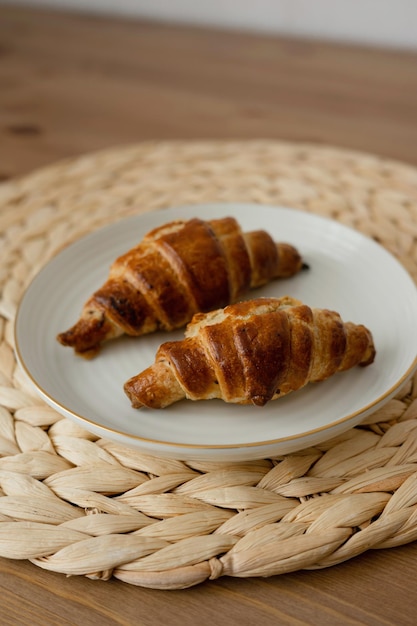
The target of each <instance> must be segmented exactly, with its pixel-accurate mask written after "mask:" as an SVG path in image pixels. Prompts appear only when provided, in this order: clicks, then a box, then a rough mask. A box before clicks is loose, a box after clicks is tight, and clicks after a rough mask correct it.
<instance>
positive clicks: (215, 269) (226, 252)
mask: <svg viewBox="0 0 417 626" xmlns="http://www.w3.org/2000/svg"><path fill="white" fill-rule="evenodd" d="M301 267H302V260H301V257H300V254H299V253H298V251H297V250H296V249H295V248H294V247H293V246H291V245H289V244H286V243H275V242H274V241H273V239H272V238H271V237H270V235H269V234H268V233H266V232H265V231H262V230H259V231H253V232H248V233H243V232H242V230H241V228H240V226H239V224H238V223H237V221H236V220H235V219H234V218H232V217H225V218H222V219H214V220H209V221H203V220H201V219H197V218H194V219H190V220H188V221H184V220H182V221H181V220H178V221H174V222H171V223H168V224H165V225H164V226H160V227H158V228H155V229H154V230H152V231H151V232H150V233H148V234H147V235H146V236H145V237H144V238H143V240H142V241H141V243H139V245H138V246H136V247H135V248H133V249H132V250H130V251H129V252H127V253H126V254H124V255H123V256H121V257H119V258H118V259H117V260H116V261H115V262H114V263H113V265H112V266H111V268H110V273H109V276H108V279H107V281H106V282H105V284H104V285H103V286H102V287H101V288H100V289H99V290H98V291H96V292H95V293H94V294H93V295H92V297H91V298H90V299H89V300H88V301H87V302H86V303H85V305H84V307H83V310H82V313H81V317H80V319H79V320H78V322H77V323H76V324H75V325H74V326H73V327H72V328H70V329H69V330H67V331H66V332H62V333H60V334H59V335H58V337H57V339H58V341H59V342H60V343H61V344H63V345H64V346H71V347H73V348H74V350H75V352H76V353H78V354H81V355H83V356H86V357H91V356H94V354H95V353H96V352H97V351H98V349H99V347H100V344H101V343H102V342H103V341H105V340H108V339H112V338H114V337H118V336H119V335H122V334H124V333H126V334H127V335H132V336H140V335H144V334H147V333H151V332H153V331H156V330H167V331H171V330H174V329H177V328H181V327H183V326H185V325H186V324H187V323H188V322H189V321H190V320H191V318H192V316H193V315H194V314H195V313H197V312H200V311H201V312H206V311H210V310H212V309H217V308H219V307H224V306H226V305H227V304H230V303H232V302H236V301H237V300H239V299H240V298H241V297H242V295H243V294H245V293H246V292H247V291H248V290H249V289H250V288H254V287H259V286H261V285H264V284H265V283H267V282H269V281H271V280H272V279H274V278H284V277H289V276H293V275H294V274H296V273H297V272H298V271H299V270H300V269H301Z"/></svg>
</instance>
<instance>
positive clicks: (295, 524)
mask: <svg viewBox="0 0 417 626" xmlns="http://www.w3.org/2000/svg"><path fill="white" fill-rule="evenodd" d="M212 201H213V202H225V201H231V202H236V201H244V202H254V203H265V204H280V205H286V206H291V207H296V208H301V209H304V210H307V211H312V212H314V213H319V214H321V215H324V216H327V217H331V218H334V219H337V220H340V221H341V222H344V223H345V224H348V225H350V226H353V227H354V228H356V229H358V230H360V231H362V232H364V233H365V234H367V235H369V236H372V237H374V238H375V239H377V240H378V241H379V242H381V243H382V244H383V245H384V246H385V247H386V248H387V249H389V250H390V251H391V252H392V253H393V254H394V255H395V256H396V257H397V258H398V259H399V260H400V262H401V263H403V265H404V266H405V267H406V268H407V270H408V271H409V272H410V273H411V275H412V276H413V277H414V279H415V280H416V279H417V171H416V169H414V168H413V167H411V166H407V165H405V164H401V163H397V162H392V161H388V160H383V159H380V158H377V157H375V156H372V155H367V154H362V153H356V152H351V151H349V152H348V151H343V150H339V149H334V148H328V147H318V146H314V145H307V144H297V145H295V144H289V143H283V142H268V141H256V142H255V141H249V142H155V143H154V142H152V143H144V144H139V145H134V146H131V147H130V146H129V147H122V148H119V149H117V148H114V149H111V150H107V151H104V152H100V153H97V154H92V155H88V156H84V157H81V158H76V159H70V160H67V161H65V162H62V163H59V164H57V165H54V166H51V167H47V168H45V169H43V170H40V171H37V172H34V173H33V174H31V175H29V176H26V177H25V178H23V179H20V180H16V181H12V182H11V183H7V184H4V185H3V186H2V187H0V249H1V266H0V556H3V557H7V558H11V559H29V560H30V561H32V562H33V563H35V564H36V565H37V566H39V567H42V568H45V569H48V570H53V571H55V572H61V573H63V574H66V575H83V576H88V577H89V578H93V579H102V580H103V579H104V580H106V579H109V578H111V577H112V576H113V577H115V578H117V579H120V580H122V581H125V582H126V583H130V584H134V585H140V586H145V587H152V588H161V589H175V588H183V587H189V586H192V585H196V584H198V583H200V582H202V581H204V580H207V579H215V578H217V577H220V576H225V575H227V576H235V577H246V576H271V575H276V574H282V573H285V572H290V571H295V570H299V569H309V568H323V567H328V566H331V565H334V564H336V563H340V562H342V561H345V560H347V559H350V558H352V557H354V556H356V555H358V554H360V553H362V552H364V551H365V550H368V549H370V548H389V547H394V546H398V545H401V544H405V543H408V542H411V541H414V540H415V539H417V399H416V398H417V382H415V381H414V380H411V381H409V382H408V383H407V384H406V387H405V388H403V389H402V391H401V392H400V393H398V395H397V397H396V398H394V399H393V400H391V401H390V402H389V403H388V404H387V405H385V406H384V407H383V408H382V409H380V410H378V411H377V412H376V413H374V414H373V415H372V416H371V417H370V418H367V420H366V423H365V424H363V425H361V426H360V427H356V428H354V429H351V430H350V431H349V432H347V433H345V434H344V435H342V436H340V437H338V438H337V439H333V440H331V441H328V442H326V443H324V444H323V445H320V446H317V447H314V448H310V449H307V450H303V451H301V452H299V453H295V454H291V455H287V456H283V457H280V458H274V459H263V460H261V461H250V462H234V463H221V462H217V461H216V462H183V461H180V460H166V459H160V458H156V457H151V456H148V455H143V454H141V453H140V452H137V451H135V450H132V449H128V448H124V447H122V446H121V445H119V444H115V443H111V442H109V441H107V440H101V439H98V438H97V437H96V436H94V435H92V434H90V433H88V432H86V431H85V430H83V429H82V428H80V427H79V426H77V425H75V424H74V423H72V422H70V421H68V420H66V419H62V418H61V416H60V415H58V414H57V413H56V412H55V411H54V410H53V409H52V408H49V407H48V406H46V405H45V404H44V403H43V402H42V401H41V400H40V399H39V398H38V397H37V395H36V394H35V393H34V392H33V390H32V387H30V386H29V384H28V382H27V381H26V379H25V378H24V377H23V374H22V372H21V371H20V370H19V368H18V367H17V366H16V362H15V358H14V352H13V318H14V315H15V311H16V306H17V304H18V302H19V298H20V297H21V295H22V293H23V291H24V289H25V287H26V285H27V284H28V281H29V280H30V279H31V278H32V277H33V275H34V274H35V272H36V271H37V270H38V269H39V268H40V267H42V265H44V264H45V263H46V262H47V261H48V260H49V259H50V258H51V257H52V256H53V255H54V254H55V253H56V252H57V251H59V250H60V249H62V247H63V246H65V245H67V244H68V243H70V242H72V241H74V240H75V239H76V238H78V237H80V236H81V235H83V234H85V233H87V232H90V231H92V230H93V229H96V228H98V227H100V226H102V225H104V224H107V223H110V222H112V221H115V220H118V219H120V218H121V217H124V216H127V215H132V214H137V213H140V212H144V211H151V210H155V209H160V208H163V207H168V206H179V205H184V204H194V203H198V202H212ZM415 380H416V381H417V378H416V379H415Z"/></svg>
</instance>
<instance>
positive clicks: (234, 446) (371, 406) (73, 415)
mask: <svg viewBox="0 0 417 626" xmlns="http://www.w3.org/2000/svg"><path fill="white" fill-rule="evenodd" d="M228 206H229V207H230V206H233V207H236V206H239V207H247V208H248V207H251V208H254V207H262V208H267V209H274V210H277V209H278V210H281V211H284V212H287V211H291V212H294V211H295V212H298V213H299V214H302V215H304V216H308V217H309V218H310V219H313V220H318V221H322V222H323V223H327V224H333V225H335V226H337V227H338V228H339V229H341V230H342V231H344V230H345V231H350V232H351V233H353V234H354V236H356V237H358V238H359V239H362V240H363V241H365V242H366V243H367V244H371V245H374V246H375V248H376V249H379V250H381V251H383V252H384V253H385V254H386V255H387V257H389V258H390V260H391V261H392V262H394V263H395V264H396V265H397V268H398V269H399V270H400V271H402V272H403V274H404V276H406V277H408V279H409V280H410V282H411V284H412V285H413V286H414V287H415V288H416V290H417V286H416V285H415V283H414V281H413V279H412V277H411V275H410V274H409V272H408V271H407V270H406V268H405V267H404V266H403V265H402V264H401V263H400V261H399V260H398V259H397V258H396V257H395V256H394V255H393V254H392V253H391V252H390V251H389V250H387V249H386V248H385V247H384V246H382V245H381V244H379V243H378V242H376V241H375V240H374V239H372V238H371V237H369V236H367V235H365V234H364V233H362V232H361V231H359V230H356V229H355V228H353V227H352V226H350V225H346V224H344V223H342V222H340V221H338V220H335V219H333V218H328V217H325V216H322V215H318V214H316V213H313V212H309V211H306V210H303V209H298V208H296V207H288V206H285V205H269V204H265V205H264V204H259V203H248V202H207V203H198V204H190V205H180V206H169V207H162V208H160V209H157V210H156V211H155V210H149V211H145V212H142V213H139V214H136V215H128V216H125V217H122V218H120V219H118V220H116V221H114V222H112V223H110V224H104V225H102V226H100V227H98V228H95V229H93V230H92V231H91V232H89V233H86V234H84V235H82V236H80V237H78V238H76V239H75V240H74V241H72V242H70V243H68V244H67V245H66V246H65V247H64V248H62V249H60V250H59V251H58V252H57V253H56V254H55V255H54V256H53V257H52V258H50V259H49V260H48V261H47V262H46V263H45V264H44V265H43V266H42V267H41V268H40V269H39V270H38V271H37V272H36V273H35V275H34V276H33V277H32V278H31V279H30V281H29V283H28V284H27V286H26V288H25V290H24V293H23V294H22V296H21V298H20V300H19V303H18V305H17V310H16V315H15V318H14V323H13V338H14V352H15V355H16V359H17V361H18V363H19V366H20V367H21V368H22V369H23V370H24V372H25V374H26V376H27V377H28V379H29V380H30V382H31V384H32V385H33V386H34V388H35V390H36V391H37V393H38V394H39V395H41V397H42V398H43V399H44V401H45V402H46V403H47V404H48V405H49V406H51V407H53V408H55V409H56V410H57V411H58V413H60V414H61V415H63V416H64V417H66V418H68V419H73V420H75V421H76V422H82V424H84V425H89V427H88V426H85V427H86V429H87V430H90V432H91V429H92V428H93V430H95V431H97V430H99V431H103V432H105V433H112V434H114V435H117V436H118V437H121V438H122V439H130V440H134V441H135V442H138V443H139V442H143V443H144V444H148V445H154V446H158V447H162V448H165V447H167V448H170V449H173V448H177V449H178V448H185V449H188V450H193V449H195V450H240V449H245V448H256V447H270V446H277V445H279V444H281V443H285V442H291V441H296V440H298V439H299V440H303V439H305V438H309V437H311V436H312V435H315V434H318V433H320V432H322V431H327V430H331V429H334V428H336V427H337V426H340V425H342V424H344V423H345V422H351V421H353V420H354V419H355V418H356V417H362V416H363V417H365V416H366V415H368V414H369V413H370V412H372V411H373V410H377V408H378V407H379V406H380V405H381V404H382V403H384V401H388V400H389V399H390V398H392V397H393V396H394V395H395V393H396V392H397V391H398V390H399V389H400V388H401V387H402V385H404V384H405V383H406V381H407V380H408V379H409V378H410V377H411V376H412V374H413V372H414V371H415V370H416V369H417V354H416V356H415V357H414V360H413V361H412V363H411V364H410V365H409V367H408V368H407V370H406V371H405V372H403V373H402V375H401V376H400V378H399V379H398V380H397V381H396V382H395V383H394V384H393V385H391V387H390V388H389V389H387V390H385V391H384V392H383V393H381V394H380V395H379V396H378V397H377V398H375V399H374V400H373V401H372V402H368V404H366V405H364V406H363V407H361V408H359V409H356V410H355V411H353V412H351V413H348V414H347V415H344V416H343V417H341V418H339V419H336V420H333V421H331V422H328V423H326V424H325V425H321V426H317V427H316V428H312V429H309V430H304V431H303V432H301V433H296V434H291V435H285V436H282V437H277V438H273V439H266V440H257V441H248V442H243V443H242V442H234V443H225V444H221V443H211V444H203V443H191V442H176V441H167V440H160V439H154V438H150V437H146V436H143V435H142V436H141V435H138V434H134V433H129V432H127V431H126V430H119V429H117V428H116V427H112V426H107V425H103V424H100V423H97V422H95V421H94V420H93V419H91V418H89V417H86V416H84V415H80V414H78V413H77V411H74V410H73V409H70V408H68V407H67V406H65V404H63V403H62V402H60V401H59V400H57V399H56V398H54V397H53V395H52V394H51V393H49V392H48V391H46V390H45V389H44V388H43V387H42V385H40V384H39V383H38V382H37V381H36V379H35V377H34V375H33V374H32V373H31V371H30V369H29V368H28V366H27V365H26V362H25V359H24V357H23V355H22V351H21V348H20V343H19V333H18V325H19V317H20V315H21V311H22V309H23V307H24V303H25V297H26V296H27V294H28V292H29V291H30V289H32V288H33V285H34V284H35V283H36V280H37V279H38V278H39V276H40V275H41V274H42V273H43V272H44V271H45V270H46V269H47V268H48V267H49V266H50V265H51V264H52V263H53V261H54V260H55V259H57V258H58V257H60V256H61V255H63V254H65V253H68V251H70V250H71V249H72V248H73V246H75V245H79V244H81V245H82V244H83V243H85V241H86V240H88V239H89V238H90V237H95V236H97V235H99V233H100V232H102V231H105V230H108V229H110V230H111V229H112V227H114V226H115V225H116V224H119V223H120V222H127V221H130V220H133V221H135V220H138V219H139V220H140V218H143V217H145V216H149V215H156V214H159V215H161V216H163V215H164V213H165V212H166V211H167V210H169V211H171V212H172V211H173V212H175V211H178V210H182V211H183V210H186V211H187V212H188V211H190V210H199V209H200V210H201V209H202V208H207V207H211V208H219V207H224V208H225V209H226V208H227V207H228ZM172 219H175V218H172ZM179 219H181V217H179ZM188 401H191V400H188Z"/></svg>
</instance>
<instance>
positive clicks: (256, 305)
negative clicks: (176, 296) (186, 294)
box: [124, 296, 375, 408]
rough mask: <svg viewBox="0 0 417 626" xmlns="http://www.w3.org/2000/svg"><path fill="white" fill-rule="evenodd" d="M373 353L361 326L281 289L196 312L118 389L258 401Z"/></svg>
mask: <svg viewBox="0 0 417 626" xmlns="http://www.w3.org/2000/svg"><path fill="white" fill-rule="evenodd" d="M374 357H375V348H374V343H373V339H372V335H371V333H370V331H369V330H368V329H367V328H365V326H362V325H355V324H353V323H351V322H347V323H344V322H343V321H342V320H341V318H340V315H339V314H338V313H336V312H334V311H329V310H327V309H311V308H310V307H308V306H306V305H305V304H302V302H300V301H298V300H295V299H293V298H290V297H288V296H286V297H284V298H257V299H254V300H249V301H247V302H240V303H238V304H233V305H230V306H227V307H226V308H225V309H219V310H217V311H212V312H210V313H208V314H201V313H199V314H197V315H195V316H194V318H193V320H192V321H191V323H190V324H189V325H188V326H187V329H186V333H185V339H183V340H181V341H170V342H166V343H164V344H162V345H161V346H160V347H159V349H158V352H157V354H156V359H155V363H154V365H152V366H151V367H149V368H148V369H146V370H145V371H144V372H142V373H140V374H138V375H137V376H134V377H133V378H131V379H130V380H128V381H127V382H126V383H125V386H124V389H125V392H126V394H127V395H128V397H129V398H130V400H131V402H132V406H134V407H135V408H139V407H141V406H147V407H149V408H164V407H166V406H168V405H169V404H172V403H173V402H176V401H177V400H181V399H182V398H187V399H189V400H207V399H211V398H221V399H222V400H224V401H225V402H233V403H236V404H255V405H258V406H263V405H264V404H266V402H268V401H269V400H276V399H277V398H279V397H281V396H284V395H286V394H288V393H290V392H291V391H296V390H297V389H300V388H301V387H304V385H306V384H307V383H308V382H317V381H321V380H325V379H326V378H329V377H330V376H332V375H333V374H335V373H336V372H342V371H344V370H347V369H350V368H352V367H353V366H355V365H369V364H370V363H372V361H373V360H374Z"/></svg>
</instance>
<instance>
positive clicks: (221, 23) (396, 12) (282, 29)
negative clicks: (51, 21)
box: [9, 0, 417, 50]
mask: <svg viewBox="0 0 417 626" xmlns="http://www.w3.org/2000/svg"><path fill="white" fill-rule="evenodd" d="M9 4H10V1H9ZM11 4H14V5H19V4H20V5H26V6H29V5H32V6H43V7H50V8H55V9H75V10H77V11H85V12H90V13H91V12H93V13H102V14H107V15H120V16H125V17H126V16H130V17H137V18H148V19H156V20H164V21H170V22H178V23H185V24H195V25H203V26H215V27H224V28H232V29H243V30H249V31H255V32H264V33H277V34H284V35H294V36H300V37H303V36H304V37H313V38H315V37H317V38H323V39H329V40H337V41H342V42H352V43H362V44H370V45H378V46H380V45H382V46H389V47H396V48H406V49H407V48H408V49H414V50H415V49H417V0H11Z"/></svg>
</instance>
